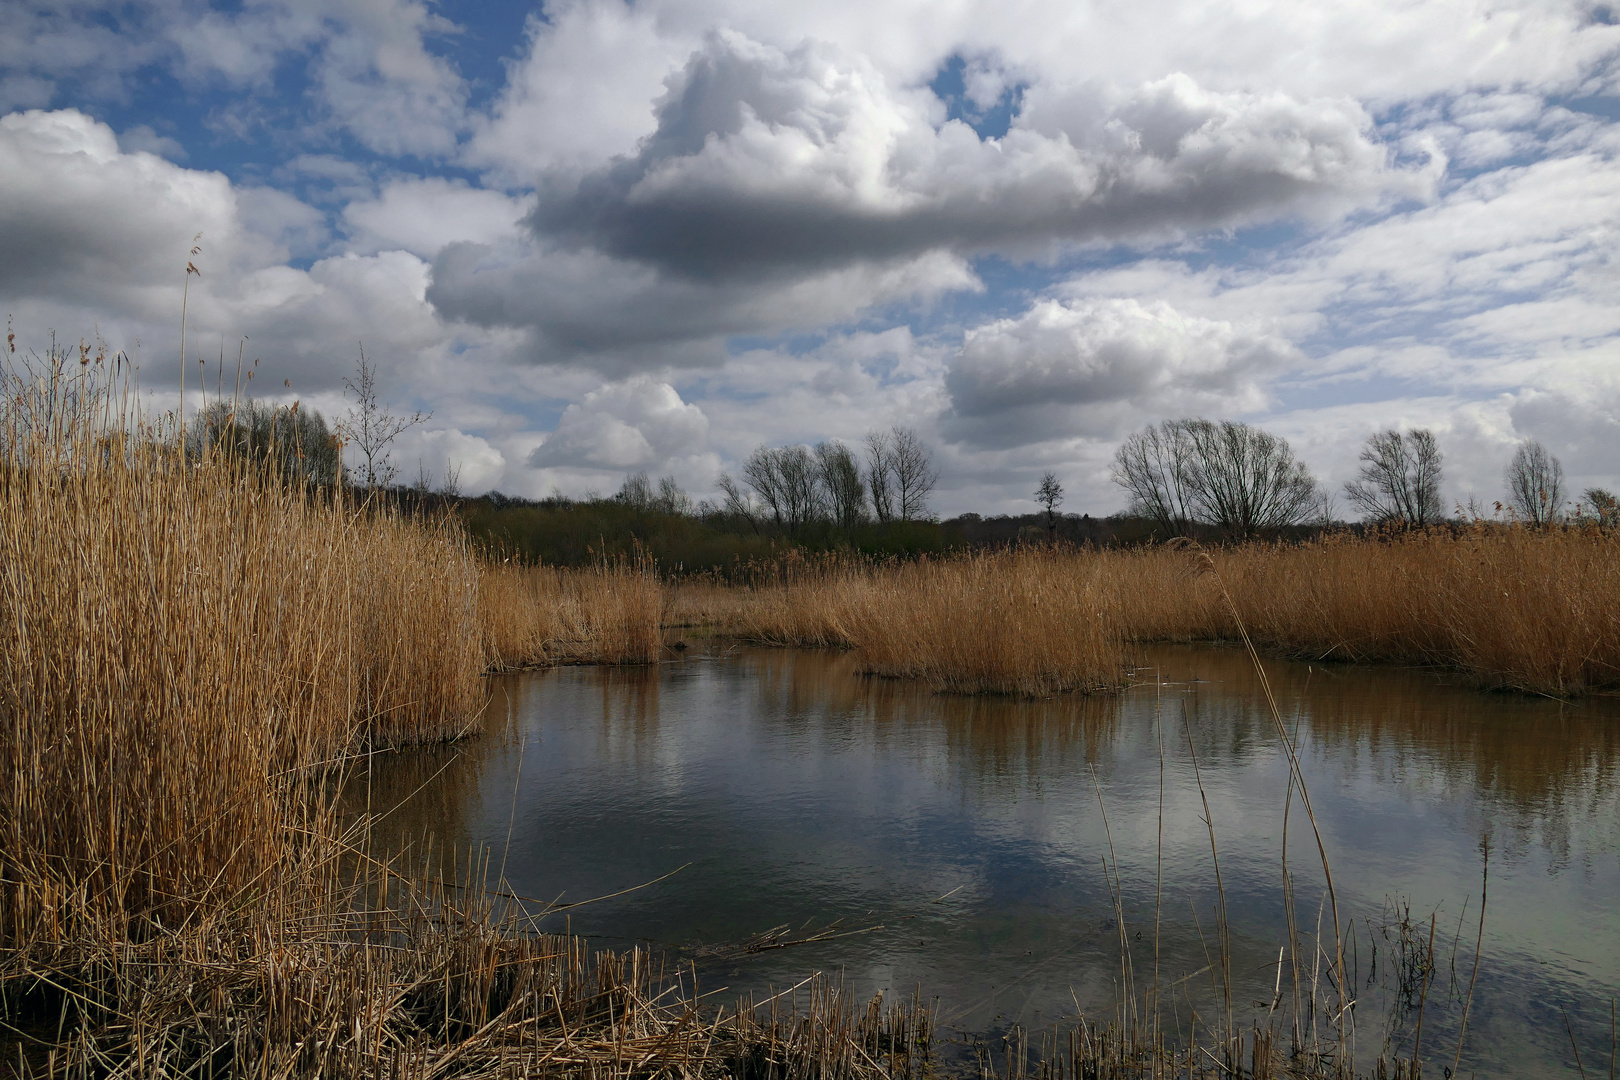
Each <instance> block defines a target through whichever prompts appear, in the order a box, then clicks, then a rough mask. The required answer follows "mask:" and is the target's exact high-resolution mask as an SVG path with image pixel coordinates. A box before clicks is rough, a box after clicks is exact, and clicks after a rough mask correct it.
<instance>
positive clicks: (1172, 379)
mask: <svg viewBox="0 0 1620 1080" xmlns="http://www.w3.org/2000/svg"><path fill="white" fill-rule="evenodd" d="M1301 359H1303V358H1302V357H1301V355H1300V354H1299V352H1298V350H1297V349H1295V348H1294V347H1293V346H1292V345H1291V344H1289V343H1288V342H1287V341H1284V340H1283V339H1281V338H1279V337H1277V336H1275V335H1273V334H1269V333H1264V332H1261V331H1258V330H1256V329H1254V328H1252V327H1244V326H1235V325H1233V324H1232V323H1230V322H1225V321H1219V320H1213V319H1205V318H1200V317H1197V316H1189V315H1184V314H1182V313H1181V312H1178V311H1177V310H1176V309H1175V308H1173V307H1171V306H1170V305H1169V304H1167V303H1164V302H1163V301H1157V302H1151V303H1148V304H1142V303H1140V302H1138V301H1136V300H1132V299H1104V300H1077V301H1070V302H1067V303H1064V302H1061V301H1057V300H1046V301H1041V302H1039V303H1037V304H1035V305H1034V306H1033V307H1031V308H1030V309H1029V310H1027V311H1025V312H1024V313H1023V314H1021V315H1019V316H1017V317H1016V318H1010V319H1000V320H997V321H995V322H992V323H988V324H986V325H984V326H979V327H976V328H974V329H971V330H968V331H967V332H966V334H965V335H964V336H963V340H962V348H961V351H960V352H959V353H958V354H957V355H956V357H955V358H954V359H953V360H952V362H951V364H950V368H949V370H948V371H947V373H946V376H945V387H946V389H947V390H948V391H949V393H950V400H951V406H952V410H953V413H954V416H953V418H952V423H951V425H950V427H951V430H952V431H953V434H955V435H956V436H957V437H959V438H963V439H967V440H969V441H973V442H980V443H994V444H996V445H1002V446H1017V445H1024V444H1027V443H1031V442H1038V441H1042V440H1043V439H1048V438H1052V437H1055V436H1060V435H1061V436H1067V437H1070V438H1073V437H1076V436H1080V435H1090V436H1098V435H1106V434H1111V433H1113V432H1114V431H1117V430H1118V429H1119V428H1120V427H1122V426H1127V425H1128V424H1129V423H1132V422H1134V421H1135V418H1137V417H1140V416H1148V417H1151V418H1153V419H1157V418H1158V417H1159V416H1162V415H1168V414H1172V413H1176V414H1179V413H1197V412H1203V411H1209V410H1221V411H1224V412H1228V413H1231V412H1248V411H1252V410H1254V409H1256V408H1258V407H1260V406H1261V405H1263V404H1264V403H1265V401H1266V397H1267V394H1266V392H1265V389H1264V379H1265V378H1267V377H1269V376H1271V375H1273V374H1275V373H1276V372H1277V371H1279V370H1281V369H1283V368H1285V367H1287V366H1289V365H1291V364H1297V363H1298V362H1300V360H1301ZM1122 421H1124V422H1125V423H1124V424H1122Z"/></svg>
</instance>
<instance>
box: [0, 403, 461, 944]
mask: <svg viewBox="0 0 1620 1080" xmlns="http://www.w3.org/2000/svg"><path fill="white" fill-rule="evenodd" d="M9 415H10V416H11V418H12V420H13V423H12V424H11V426H10V427H9V429H7V430H6V431H4V432H3V433H0V438H3V439H4V447H3V448H0V454H3V455H4V457H3V459H0V567H3V570H0V717H3V722H0V763H3V764H0V806H3V807H4V808H5V812H4V814H3V815H0V854H3V868H4V869H3V878H0V909H3V910H0V916H3V918H0V947H7V948H21V947H24V946H27V945H31V944H32V943H37V942H48V941H53V940H69V939H75V938H77V937H80V936H83V935H86V934H89V935H105V936H106V937H108V938H109V939H111V940H130V939H139V938H141V937H142V936H144V935H146V934H149V933H153V932H156V930H157V927H159V926H160V925H161V926H166V927H173V926H177V925H184V924H185V923H186V922H187V920H188V919H190V918H192V917H193V916H194V915H195V914H196V913H197V912H202V911H207V910H209V909H210V908H212V907H214V906H216V905H218V904H220V903H225V902H240V901H241V899H242V898H243V897H245V896H249V895H260V894H263V893H264V892H266V891H267V890H270V889H271V887H272V884H273V883H275V882H277V881H279V880H281V879H283V878H286V877H287V875H288V872H289V871H288V868H289V867H290V866H291V865H292V864H293V863H294V862H296V861H298V860H299V859H301V858H303V855H302V854H301V853H302V851H303V849H304V848H305V847H306V846H307V843H308V838H309V837H311V836H315V835H319V834H321V833H322V831H323V829H325V828H326V826H325V825H324V824H323V823H322V822H323V815H324V811H323V810H322V808H321V806H320V804H319V802H318V801H316V802H312V801H310V800H309V799H306V798H303V797H302V796H301V795H299V794H298V793H297V789H298V788H299V787H300V786H301V785H303V784H304V783H305V782H306V778H307V776H308V775H309V774H311V772H312V771H313V770H318V769H321V768H325V767H328V766H329V765H330V764H331V763H333V762H334V761H337V760H341V759H342V758H344V757H345V756H346V755H349V754H351V753H353V752H355V751H356V750H360V749H363V748H366V747H374V746H379V745H398V744H403V743H411V742H419V741H422V740H429V739H442V738H446V737H452V736H454V735H456V734H458V733H460V732H461V731H462V730H464V728H465V727H466V725H467V724H469V723H470V722H471V720H472V719H473V718H474V716H475V715H476V713H477V709H478V707H479V704H480V702H481V700H482V689H481V687H480V685H479V681H478V674H479V670H480V668H481V666H482V662H481V661H482V656H481V653H480V651H479V650H480V646H479V642H478V634H477V626H476V622H475V617H476V607H475V603H474V595H475V594H474V589H475V587H476V581H477V578H476V573H477V570H476V566H475V564H474V562H473V560H472V558H471V556H470V554H469V553H468V551H467V548H466V545H465V544H464V543H463V542H462V540H461V539H460V537H459V535H458V534H457V533H455V532H454V531H453V530H451V529H449V528H447V527H443V528H441V527H422V526H418V525H412V524H408V523H405V522H402V521H399V520H397V519H394V518H391V517H389V516H387V515H380V514H368V513H364V512H361V511H359V510H356V509H355V508H352V507H348V506H345V505H343V504H342V503H341V502H338V501H334V500H333V499H332V498H331V497H328V496H322V495H319V494H313V493H310V492H307V491H304V490H302V489H296V488H291V487H287V486H285V485H282V484H279V483H278V482H275V481H273V480H270V479H268V478H267V477H266V476H265V475H264V474H263V473H262V472H261V471H260V470H256V469H254V468H252V467H251V465H250V464H249V463H243V462H236V461H231V460H229V459H226V458H223V457H216V458H208V459H203V460H185V459H183V458H181V457H180V456H178V455H177V454H176V453H175V452H174V451H172V450H171V449H169V448H166V447H163V446H160V445H157V444H154V443H152V442H150V441H141V440H139V439H137V438H135V437H133V436H128V435H126V434H124V433H123V432H122V430H115V429H107V428H98V427H97V426H96V425H95V424H93V423H92V422H91V420H92V417H91V416H89V415H88V414H87V413H84V412H81V413H80V414H79V415H78V416H77V417H76V418H62V417H59V418H58V419H57V420H56V421H54V422H52V423H51V424H50V425H48V426H32V427H27V428H25V427H22V426H21V425H20V423H19V422H17V421H18V416H17V411H16V410H13V411H11V412H10V414H9Z"/></svg>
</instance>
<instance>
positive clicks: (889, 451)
mask: <svg viewBox="0 0 1620 1080" xmlns="http://www.w3.org/2000/svg"><path fill="white" fill-rule="evenodd" d="M893 462H894V440H893V438H892V437H890V435H889V433H888V432H887V431H871V432H868V433H867V435H866V488H867V491H868V492H870V493H871V496H872V512H873V513H874V514H876V515H877V519H878V521H879V522H881V523H883V524H885V525H887V524H888V523H889V522H891V521H893V520H894V463H893Z"/></svg>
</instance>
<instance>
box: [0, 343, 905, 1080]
mask: <svg viewBox="0 0 1620 1080" xmlns="http://www.w3.org/2000/svg"><path fill="white" fill-rule="evenodd" d="M84 360H85V363H84V365H83V367H82V369H78V370H76V369H75V368H74V367H72V366H70V365H69V364H67V363H64V362H63V361H64V358H62V357H58V356H56V355H55V354H54V353H53V354H52V355H51V356H50V357H49V358H48V363H47V364H46V365H45V370H44V371H42V372H41V371H35V372H28V373H26V374H28V375H30V376H37V377H30V378H18V377H15V375H16V373H14V372H13V373H7V374H9V375H11V376H12V377H11V378H9V379H8V380H7V389H8V391H9V392H10V394H11V397H10V398H9V399H7V400H4V401H0V1046H3V1047H4V1049H5V1054H6V1060H5V1065H6V1067H7V1069H8V1072H12V1073H13V1074H15V1075H18V1076H29V1075H34V1074H40V1075H51V1076H58V1075H68V1076H75V1077H89V1076H92V1075H94V1076H107V1075H120V1076H132V1077H133V1076H214V1075H231V1076H244V1077H246V1076H263V1077H277V1078H285V1077H290V1076H354V1077H361V1076H364V1077H378V1076H384V1075H386V1076H392V1077H404V1076H420V1077H439V1076H446V1075H452V1074H453V1075H458V1076H497V1075H499V1076H509V1075H515V1074H517V1073H522V1074H524V1075H528V1074H557V1073H565V1074H572V1075H592V1076H631V1075H634V1076H637V1077H654V1076H712V1077H718V1076H726V1075H732V1074H734V1073H735V1072H736V1070H737V1068H739V1067H741V1065H742V1063H748V1067H749V1068H753V1069H756V1070H757V1069H760V1068H763V1070H764V1071H763V1072H761V1073H760V1075H775V1074H777V1072H778V1071H779V1072H780V1073H781V1074H782V1075H795V1076H806V1075H812V1074H821V1075H829V1076H831V1075H841V1076H851V1077H875V1076H877V1075H881V1074H889V1075H892V1074H901V1075H914V1074H915V1073H916V1072H917V1071H918V1070H919V1067H920V1057H919V1055H920V1054H925V1053H926V1049H927V1048H926V1039H927V1034H926V1033H927V1027H926V1023H927V1017H926V1014H925V1013H923V1012H922V1011H921V1010H920V1009H919V1008H918V1007H917V1006H915V1005H910V1006H906V1005H902V1006H901V1007H900V1008H898V1009H895V1010H887V1011H884V1010H877V1009H873V1010H869V1011H867V1012H865V1013H862V1012H860V1011H858V1010H856V1009H854V1008H853V1006H852V1004H851V1003H850V1002H848V1001H847V999H845V998H843V997H842V996H841V995H839V994H838V993H837V992H836V991H835V990H833V989H832V988H830V987H827V986H826V985H825V984H824V983H823V984H818V987H819V990H818V993H817V994H813V995H812V1000H811V1002H810V1007H809V1009H808V1010H807V1011H805V1012H802V1013H801V1012H799V1011H797V1010H795V1011H794V1014H793V1015H791V1016H788V1015H784V1014H782V1013H781V1012H780V1010H778V1009H773V1011H772V1013H771V1015H770V1017H769V1018H763V1017H761V1016H759V1015H756V1010H754V1009H752V1008H751V1007H746V1006H745V1007H742V1008H741V1009H740V1011H738V1012H734V1013H733V1014H732V1016H731V1017H730V1019H729V1021H728V1020H726V1018H724V1017H719V1016H709V1017H707V1018H704V1019H701V1020H700V1019H699V1017H698V1013H697V1005H696V1001H695V999H694V998H693V996H692V988H691V987H690V985H689V984H685V985H683V984H680V983H679V982H678V981H677V980H676V979H674V978H673V977H671V976H666V975H665V974H663V973H662V972H661V971H660V969H659V968H658V966H657V965H656V964H654V963H651V962H650V958H649V957H648V955H647V954H646V953H644V952H640V951H635V950H632V951H631V952H629V953H627V954H612V953H598V952H594V951H592V950H589V949H588V948H587V947H586V946H585V945H584V944H583V943H582V942H580V941H578V940H571V939H559V938H553V937H547V936H543V935H539V934H535V933H530V932H526V930H525V927H527V926H528V925H530V924H529V921H528V919H527V917H521V918H518V919H517V921H515V922H507V921H506V920H505V915H506V914H509V913H506V912H503V911H501V910H498V909H497V908H496V907H495V906H494V904H493V902H492V900H491V899H490V898H489V896H488V894H486V893H485V891H484V890H485V888H486V887H487V886H488V885H489V884H490V869H491V868H490V866H489V865H488V860H487V859H485V860H483V861H480V860H479V859H478V858H477V857H476V856H475V857H473V858H471V859H469V860H468V863H467V866H466V869H465V872H464V873H462V874H459V875H458V877H459V880H460V882H461V883H460V884H457V882H456V881H445V880H443V878H442V876H441V875H442V874H443V873H444V872H445V869H446V868H447V867H448V868H454V867H455V866H456V865H457V863H456V860H455V859H454V858H449V859H446V858H444V857H442V856H440V857H438V858H434V857H432V856H431V855H430V856H429V857H428V858H427V859H425V860H424V861H423V862H422V863H421V864H420V865H419V866H415V867H414V868H413V867H407V866H405V865H403V864H401V863H400V862H399V861H398V860H397V859H390V858H389V857H388V856H386V855H385V854H382V853H378V852H374V851H372V850H371V849H370V846H369V842H368V841H369V837H370V836H371V826H372V821H371V819H370V818H369V816H368V815H365V814H361V815H359V816H358V818H357V819H356V820H354V821H353V822H352V823H351V824H350V825H349V826H347V827H346V826H345V825H344V824H343V815H342V814H341V813H340V807H339V803H338V801H337V793H338V791H339V790H340V789H341V788H342V786H343V785H342V784H339V783H334V782H333V780H334V776H335V778H336V779H342V777H343V774H344V773H345V772H350V773H358V772H359V771H360V770H359V769H358V768H357V767H355V766H354V765H353V762H354V761H355V760H356V755H357V754H358V753H359V752H361V751H367V750H377V749H379V748H382V747H385V746H398V745H402V744H409V743H420V742H423V741H431V740H437V739H443V738H448V737H453V736H456V735H458V734H461V733H462V732H464V731H465V730H467V727H468V725H469V724H470V723H471V722H472V721H473V719H474V718H475V716H476V715H477V713H478V711H479V709H480V707H481V706H482V703H483V691H482V688H481V686H480V681H479V677H480V675H481V673H482V671H483V670H484V668H485V666H486V661H487V660H488V659H489V655H488V653H487V652H486V650H487V649H488V648H490V647H492V646H498V647H499V648H500V649H503V650H506V652H505V653H504V654H503V655H504V656H505V657H507V658H508V659H509V660H510V659H511V658H512V657H519V658H528V657H533V658H542V659H545V660H548V661H551V660H556V659H558V658H564V657H566V658H582V657H584V656H585V655H587V654H589V655H591V656H594V657H602V656H609V655H611V656H613V657H617V658H624V659H642V660H645V659H646V658H648V657H649V656H652V655H656V653H655V650H656V647H657V632H658V625H659V615H660V612H661V610H662V595H661V593H660V591H659V587H658V583H657V579H656V577H655V576H654V575H652V574H651V573H650V572H649V569H648V568H647V567H637V566H620V567H602V568H600V569H599V571H598V572H596V573H594V574H572V575H566V576H563V575H557V574H554V573H547V572H543V571H523V572H519V571H507V570H500V569H492V570H488V571H482V574H483V577H482V579H481V577H480V574H481V570H480V568H479V566H478V565H477V564H476V562H475V560H474V559H473V557H472V556H471V554H470V552H469V550H468V548H467V545H466V543H465V542H464V539H463V535H462V534H461V532H460V531H459V530H457V529H454V528H451V527H448V526H445V525H439V524H433V523H423V522H412V521H406V520H402V519H400V518H399V517H397V516H393V515H391V514H389V513H387V512H384V511H379V510H377V509H375V508H368V507H364V506H355V505H353V504H352V503H351V502H349V501H347V500H346V499H345V498H344V497H343V496H342V495H341V494H338V493H333V492H329V491H328V492H322V491H319V490H312V489H306V488H303V487H297V486H289V485H288V484H287V483H286V482H284V480H283V479H281V478H280V477H279V475H278V474H276V473H274V472H272V471H271V470H268V469H265V468H262V467H260V464H259V463H257V462H254V461H252V460H244V459H243V458H241V457H236V456H231V455H230V454H229V453H226V452H218V453H216V452H213V451H205V452H202V453H200V454H199V453H186V452H183V451H182V449H181V448H183V447H184V446H185V442H184V440H183V439H181V438H178V437H177V435H178V434H179V433H177V432H173V431H170V432H167V433H164V432H155V431H152V430H149V429H144V428H142V427H140V426H139V424H138V422H137V421H136V419H134V418H133V408H132V406H131V402H130V399H129V397H128V394H127V387H113V386H109V385H108V383H107V381H106V380H105V378H104V374H105V372H104V368H103V367H102V366H101V365H100V364H96V365H91V363H90V360H89V358H88V356H86V357H84ZM481 593H482V595H483V606H482V607H480V601H479V597H480V594H481ZM480 616H482V617H483V618H484V619H485V620H488V622H487V623H484V622H480ZM524 650H531V651H530V652H528V653H525V651H524ZM346 765H347V766H348V768H345V766H346ZM369 801H370V800H369V799H368V800H367V802H368V803H369ZM351 816H352V815H351ZM345 829H347V831H345ZM429 867H431V870H430V869H428V868H429ZM510 914H512V915H514V916H522V915H524V913H520V912H512V913H510ZM766 1004H767V1005H771V1004H772V1003H771V1002H767V1003H766ZM13 1050H14V1051H15V1054H14V1055H13ZM880 1062H882V1063H883V1064H879V1063H880Z"/></svg>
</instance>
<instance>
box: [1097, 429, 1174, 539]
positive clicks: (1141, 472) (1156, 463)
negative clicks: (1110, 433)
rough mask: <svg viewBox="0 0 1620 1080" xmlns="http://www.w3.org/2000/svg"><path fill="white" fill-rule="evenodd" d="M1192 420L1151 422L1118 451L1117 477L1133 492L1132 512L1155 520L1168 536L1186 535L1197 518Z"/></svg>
mask: <svg viewBox="0 0 1620 1080" xmlns="http://www.w3.org/2000/svg"><path fill="white" fill-rule="evenodd" d="M1191 423H1192V421H1190V420H1166V421H1165V422H1164V423H1162V424H1159V425H1158V426H1157V427H1152V426H1150V427H1148V428H1145V429H1144V430H1142V431H1138V432H1136V433H1135V434H1133V435H1131V436H1129V437H1128V438H1127V439H1126V440H1125V441H1124V442H1123V443H1121V444H1120V447H1119V449H1118V450H1117V451H1115V453H1114V468H1113V480H1114V483H1116V484H1118V485H1119V486H1120V487H1123V488H1124V489H1125V490H1126V491H1127V492H1129V493H1130V496H1131V502H1130V512H1131V513H1133V514H1136V515H1138V516H1140V517H1145V518H1148V519H1150V520H1151V521H1153V522H1154V524H1156V525H1158V527H1159V529H1160V531H1161V532H1162V533H1163V535H1164V536H1165V537H1166V538H1167V539H1168V538H1170V537H1174V536H1186V535H1187V533H1188V531H1189V530H1190V528H1191V525H1192V522H1193V508H1192V492H1191V490H1190V489H1189V486H1188V480H1189V476H1188V469H1189V468H1190V466H1191V462H1192V438H1191V435H1190V434H1189V432H1188V425H1189V424H1191Z"/></svg>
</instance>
